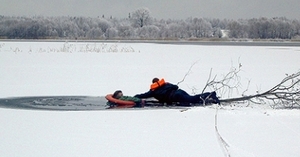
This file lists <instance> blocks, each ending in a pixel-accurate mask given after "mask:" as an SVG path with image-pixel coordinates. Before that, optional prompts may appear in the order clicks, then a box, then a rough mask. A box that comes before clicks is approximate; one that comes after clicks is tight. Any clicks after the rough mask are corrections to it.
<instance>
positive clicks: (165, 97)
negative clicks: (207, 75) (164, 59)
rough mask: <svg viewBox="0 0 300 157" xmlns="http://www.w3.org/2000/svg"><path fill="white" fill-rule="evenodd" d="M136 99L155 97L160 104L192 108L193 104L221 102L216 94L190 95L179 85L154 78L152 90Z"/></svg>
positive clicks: (138, 95)
mask: <svg viewBox="0 0 300 157" xmlns="http://www.w3.org/2000/svg"><path fill="white" fill-rule="evenodd" d="M134 97H137V98H140V99H145V98H151V97H154V98H155V99H157V100H158V101H159V102H162V103H167V104H172V103H173V102H176V103H179V105H180V106H190V105H191V104H204V103H205V104H212V103H214V104H219V103H220V100H219V99H218V97H217V96H216V92H211V93H210V92H207V93H203V94H197V95H194V96H191V95H189V94H188V93H187V92H185V91H184V90H182V89H179V88H178V86H177V85H174V84H171V83H168V82H165V80H164V79H158V78H154V79H153V80H152V84H151V86H150V90H149V91H148V92H146V93H143V94H137V95H135V96H134Z"/></svg>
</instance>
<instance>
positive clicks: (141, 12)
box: [131, 8, 152, 27]
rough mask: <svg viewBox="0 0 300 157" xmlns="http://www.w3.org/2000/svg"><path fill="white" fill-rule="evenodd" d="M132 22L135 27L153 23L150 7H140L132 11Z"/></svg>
mask: <svg viewBox="0 0 300 157" xmlns="http://www.w3.org/2000/svg"><path fill="white" fill-rule="evenodd" d="M131 19H132V22H133V26H135V27H144V26H145V25H149V24H151V21H152V18H151V16H150V11H149V9H148V8H140V9H138V10H136V11H135V12H133V13H132V18H131Z"/></svg>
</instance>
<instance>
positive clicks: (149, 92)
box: [134, 90, 153, 99]
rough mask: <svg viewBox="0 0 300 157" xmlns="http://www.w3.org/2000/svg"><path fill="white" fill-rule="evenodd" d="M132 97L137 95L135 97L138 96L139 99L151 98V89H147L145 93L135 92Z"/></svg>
mask: <svg viewBox="0 0 300 157" xmlns="http://www.w3.org/2000/svg"><path fill="white" fill-rule="evenodd" d="M134 97H137V98H140V99H146V98H151V97H153V91H151V90H149V91H148V92H146V93H142V94H137V95H135V96H134Z"/></svg>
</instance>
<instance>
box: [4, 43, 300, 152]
mask: <svg viewBox="0 0 300 157" xmlns="http://www.w3.org/2000/svg"><path fill="white" fill-rule="evenodd" d="M299 58H300V47H299V46H294V45H281V44H280V45H277V46H276V45H265V46H261V45H251V46H250V45H244V44H243V45H238V46H237V45H231V44H229V45H223V44H217V45H210V44H185V43H182V44H174V43H171V44H161V43H160V44H157V43H134V42H127V43H122V42H27V41H22V42H20V41H15V42H7V41H2V42H0V74H1V76H0V88H1V90H0V98H7V97H20V96H63V95H73V96H76V95H86V96H104V95H106V94H108V93H112V92H114V91H115V90H117V89H121V90H122V91H123V93H124V94H125V95H134V94H137V93H141V92H146V91H147V90H149V85H150V83H151V80H152V78H153V77H163V78H165V80H166V81H168V82H171V83H175V84H176V83H177V82H180V81H181V80H182V79H183V78H184V76H185V75H186V74H187V72H188V70H189V68H190V67H191V65H193V64H194V63H195V64H194V66H193V67H192V69H191V71H190V72H189V73H188V75H187V76H186V78H185V79H184V81H183V82H181V83H180V84H179V87H180V88H182V89H184V90H186V91H187V92H188V93H190V94H193V93H199V92H201V91H202V89H203V88H204V86H205V84H206V81H207V79H208V76H209V73H210V71H211V70H212V75H213V76H215V75H217V78H222V77H223V76H224V75H226V74H227V73H228V72H229V71H230V69H232V68H238V67H241V69H242V70H241V72H240V73H239V74H240V75H239V76H240V80H241V86H240V88H239V90H238V91H236V92H234V93H231V94H228V93H218V94H219V96H221V97H222V98H227V97H235V96H241V94H242V92H244V91H245V90H246V89H247V88H248V90H247V91H246V92H245V94H254V93H256V92H263V91H265V90H268V89H270V88H272V87H273V86H274V85H276V84H277V83H279V82H280V81H281V80H282V79H283V78H284V77H285V76H286V74H292V73H296V72H298V71H299V70H300V63H299ZM249 81H250V85H249V86H248V82H249ZM210 90H211V89H207V91H210ZM246 105H247V104H246ZM246 105H243V104H241V106H230V105H229V106H223V107H222V108H220V107H217V106H207V107H194V108H190V109H189V110H187V111H182V110H180V109H172V110H166V109H158V110H110V111H108V110H105V111H67V112H66V111H40V110H20V109H7V108H0V115H1V119H0V126H1V127H0V141H1V143H0V153H1V156H4V157H10V156H45V157H48V156H49V157H50V156H51V157H52V156H70V157H71V156H72V157H74V156H116V157H117V156H131V157H134V156H174V157H175V156H178V157H179V156H205V157H206V156H211V157H215V156H231V157H254V156H255V157H265V156H272V157H277V156H278V157H282V156H289V157H298V156H299V155H300V151H299V150H300V136H299V135H300V134H299V130H300V114H299V113H300V112H299V110H274V109H271V108H270V107H269V106H268V105H253V104H251V105H250V106H248V107H246ZM216 111H218V112H216ZM216 127H217V128H218V131H217V130H216ZM218 133H220V135H221V137H222V138H223V139H224V140H225V142H224V141H223V142H222V140H220V137H219V136H218Z"/></svg>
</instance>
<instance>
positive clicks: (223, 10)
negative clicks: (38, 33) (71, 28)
mask: <svg viewBox="0 0 300 157" xmlns="http://www.w3.org/2000/svg"><path fill="white" fill-rule="evenodd" d="M0 2H1V3H0V15H6V16H23V15H25V16H33V15H43V16H86V17H97V16H102V15H105V16H106V17H109V16H113V17H116V18H125V17H128V14H129V13H130V12H133V11H135V10H136V9H138V8H142V7H146V8H148V9H149V10H150V12H151V15H152V17H154V18H157V19H169V18H170V19H186V18H188V17H207V18H219V19H224V18H227V19H238V18H243V19H246V18H259V17H268V18H271V17H283V16H284V17H287V18H289V19H300V0H286V1H285V0H0Z"/></svg>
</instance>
